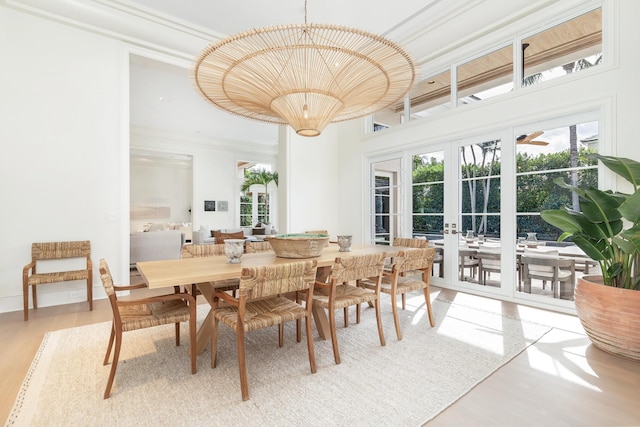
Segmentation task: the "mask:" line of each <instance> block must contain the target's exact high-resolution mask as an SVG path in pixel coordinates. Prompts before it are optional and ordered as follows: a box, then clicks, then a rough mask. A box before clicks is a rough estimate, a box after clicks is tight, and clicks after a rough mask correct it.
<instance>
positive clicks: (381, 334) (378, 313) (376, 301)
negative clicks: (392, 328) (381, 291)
mask: <svg viewBox="0 0 640 427" xmlns="http://www.w3.org/2000/svg"><path fill="white" fill-rule="evenodd" d="M373 305H374V307H375V308H376V320H377V321H378V335H379V336H380V345H383V346H384V345H386V342H385V341H384V330H383V329H382V316H381V315H380V298H378V299H376V300H375V302H374V303H373Z"/></svg>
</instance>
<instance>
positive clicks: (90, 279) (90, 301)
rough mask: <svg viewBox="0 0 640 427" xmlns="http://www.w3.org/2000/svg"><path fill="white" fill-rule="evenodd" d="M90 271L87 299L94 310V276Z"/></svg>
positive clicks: (90, 307)
mask: <svg viewBox="0 0 640 427" xmlns="http://www.w3.org/2000/svg"><path fill="white" fill-rule="evenodd" d="M91 274H92V273H91V272H89V278H88V279H87V300H88V301H89V311H93V278H92V277H91Z"/></svg>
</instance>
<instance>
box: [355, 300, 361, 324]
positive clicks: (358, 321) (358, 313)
mask: <svg viewBox="0 0 640 427" xmlns="http://www.w3.org/2000/svg"><path fill="white" fill-rule="evenodd" d="M360 312H361V310H360V304H356V323H357V324H360Z"/></svg>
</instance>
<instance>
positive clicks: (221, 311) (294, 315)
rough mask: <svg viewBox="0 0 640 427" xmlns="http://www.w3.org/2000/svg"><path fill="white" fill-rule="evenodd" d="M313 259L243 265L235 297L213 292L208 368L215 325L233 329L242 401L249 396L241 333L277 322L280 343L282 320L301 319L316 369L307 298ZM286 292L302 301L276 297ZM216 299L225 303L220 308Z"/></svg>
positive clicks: (314, 264) (213, 348)
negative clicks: (297, 294) (300, 295)
mask: <svg viewBox="0 0 640 427" xmlns="http://www.w3.org/2000/svg"><path fill="white" fill-rule="evenodd" d="M316 270H317V261H315V260H313V261H300V262H292V263H284V264H276V265H269V266H257V267H245V268H243V269H242V277H241V279H240V286H239V288H238V298H233V297H232V296H231V295H229V294H227V293H225V292H221V291H218V290H216V291H214V292H213V304H212V319H213V320H212V322H213V330H212V334H211V367H212V368H215V367H216V359H217V347H218V324H219V322H222V323H224V324H226V325H227V326H229V327H230V328H231V329H233V330H234V331H235V333H236V336H237V342H238V367H239V370H240V388H241V391H242V400H247V399H249V385H248V381H247V367H246V359H245V348H244V334H245V333H246V332H250V331H254V330H256V329H261V328H266V327H269V326H275V325H278V331H279V335H280V346H281V347H282V329H283V324H284V322H289V321H293V320H299V319H303V318H304V319H305V326H306V333H307V351H308V353H309V364H310V366H311V372H312V373H315V372H316V359H315V354H314V349H313V337H312V335H311V298H312V296H313V295H312V294H313V287H314V281H315V277H316ZM288 292H297V293H304V294H306V304H305V306H302V304H299V303H298V302H296V301H292V300H290V299H288V298H285V297H282V296H280V294H285V293H288ZM220 300H223V301H224V302H225V303H226V305H225V306H223V307H221V306H220V305H219V302H220Z"/></svg>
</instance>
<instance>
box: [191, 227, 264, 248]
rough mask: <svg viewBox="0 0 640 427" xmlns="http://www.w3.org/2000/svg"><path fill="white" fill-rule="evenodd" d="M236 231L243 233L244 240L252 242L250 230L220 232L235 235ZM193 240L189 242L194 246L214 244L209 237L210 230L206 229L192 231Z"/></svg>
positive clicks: (224, 230) (235, 229) (228, 229)
mask: <svg viewBox="0 0 640 427" xmlns="http://www.w3.org/2000/svg"><path fill="white" fill-rule="evenodd" d="M238 231H242V232H243V233H244V238H245V239H247V240H252V235H251V228H222V229H220V232H222V233H237V232H238ZM192 236H193V238H192V239H191V242H192V243H193V244H194V245H208V244H213V243H215V239H214V238H213V236H212V235H211V230H210V229H208V228H206V227H204V226H203V227H200V229H199V230H194V231H193V233H192Z"/></svg>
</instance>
